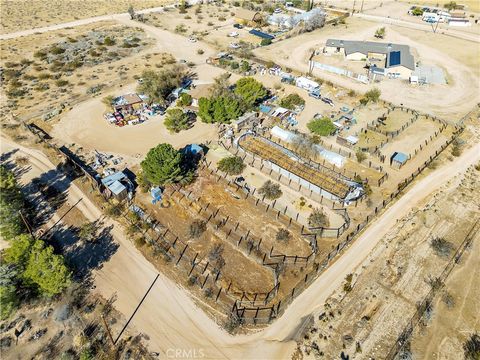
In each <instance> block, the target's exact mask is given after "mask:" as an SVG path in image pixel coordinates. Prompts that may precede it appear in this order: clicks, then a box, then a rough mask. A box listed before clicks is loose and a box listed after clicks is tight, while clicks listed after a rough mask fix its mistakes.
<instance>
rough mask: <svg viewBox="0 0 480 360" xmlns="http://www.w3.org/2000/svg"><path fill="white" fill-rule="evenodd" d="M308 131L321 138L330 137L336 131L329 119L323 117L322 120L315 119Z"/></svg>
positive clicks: (309, 125) (309, 124)
mask: <svg viewBox="0 0 480 360" xmlns="http://www.w3.org/2000/svg"><path fill="white" fill-rule="evenodd" d="M307 128H308V130H310V131H311V132H312V133H314V134H316V135H320V136H329V135H332V134H333V133H334V131H335V129H336V128H335V125H333V123H332V121H331V120H330V119H329V118H327V117H322V118H320V119H313V120H311V121H310V122H309V123H308V124H307Z"/></svg>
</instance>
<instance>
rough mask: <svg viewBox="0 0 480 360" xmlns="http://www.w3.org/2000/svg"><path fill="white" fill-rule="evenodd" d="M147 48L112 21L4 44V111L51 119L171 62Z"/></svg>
mask: <svg viewBox="0 0 480 360" xmlns="http://www.w3.org/2000/svg"><path fill="white" fill-rule="evenodd" d="M105 39H107V43H108V45H107V43H106V42H105ZM151 45H152V41H151V39H148V38H147V36H146V34H145V33H144V31H143V30H141V29H135V28H130V27H126V26H123V25H118V24H116V23H113V22H106V23H97V24H94V25H86V26H83V27H79V28H75V29H65V30H61V31H54V32H49V33H44V34H38V35H32V36H28V37H21V38H16V39H10V40H3V41H2V42H1V49H2V56H1V63H2V66H4V67H5V68H6V70H5V72H4V76H5V79H6V81H4V82H3V83H2V90H3V91H4V92H5V93H6V96H4V97H2V98H3V99H2V107H3V110H4V111H6V112H9V113H12V114H15V116H20V117H21V118H29V119H32V118H35V117H38V118H43V119H45V120H46V119H49V117H53V116H55V114H58V113H60V112H62V111H64V110H65V109H68V108H69V107H70V106H71V104H74V103H75V102H78V101H82V100H86V99H88V98H90V97H92V96H95V95H98V94H99V93H101V92H102V91H103V90H104V89H105V88H106V87H111V86H115V85H116V86H119V87H121V86H122V83H124V82H125V81H131V79H132V77H133V76H134V75H138V74H139V73H140V72H141V70H143V69H144V68H145V66H151V65H149V63H150V62H154V63H162V62H164V61H167V60H168V59H169V55H167V54H159V53H157V54H148V53H147V51H148V50H146V49H148V48H151ZM132 60H133V61H135V63H134V64H133V65H132V63H131V62H132ZM39 98H42V101H40V100H39Z"/></svg>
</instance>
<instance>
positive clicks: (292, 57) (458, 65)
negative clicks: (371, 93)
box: [255, 18, 480, 117]
mask: <svg viewBox="0 0 480 360" xmlns="http://www.w3.org/2000/svg"><path fill="white" fill-rule="evenodd" d="M385 27H386V38H385V40H384V41H391V42H395V43H400V44H402V43H403V44H409V45H410V46H411V48H412V50H413V51H415V52H416V53H417V54H418V56H417V58H416V61H420V62H422V63H424V64H433V65H437V66H440V67H441V68H443V69H444V70H445V71H446V73H447V76H448V79H449V84H448V85H447V86H445V85H427V86H423V87H412V86H410V85H408V84H406V83H404V82H402V81H399V80H385V81H383V82H381V83H379V84H375V86H377V87H378V88H379V89H380V90H381V91H382V98H383V99H385V100H387V101H391V102H393V103H395V104H404V105H406V106H408V107H411V108H415V109H418V110H421V111H423V112H427V113H435V114H437V115H439V116H445V117H452V116H453V117H460V115H461V114H464V113H466V112H468V111H469V110H470V109H471V108H472V107H473V106H474V105H475V104H476V103H477V102H478V101H479V100H480V95H479V94H480V92H479V79H478V76H477V71H476V69H477V68H478V66H479V63H478V56H477V57H474V59H472V61H473V62H472V63H468V64H467V63H465V62H462V61H460V59H457V58H456V57H455V55H454V54H455V51H456V50H455V49H458V50H459V51H463V50H464V47H465V43H464V42H463V41H460V40H459V41H457V39H453V38H451V37H447V36H445V35H441V34H429V36H428V35H427V34H424V33H423V32H422V31H418V30H412V29H408V30H407V31H408V33H409V34H411V35H410V36H409V37H407V36H406V35H404V32H405V29H401V30H399V31H397V28H396V27H395V26H391V25H386V26H385ZM377 28H378V24H376V23H372V22H368V21H365V20H360V19H358V18H353V19H348V21H347V26H346V27H345V26H342V27H340V26H337V27H327V28H324V29H321V30H320V31H316V32H313V33H310V34H303V35H300V36H299V37H296V38H291V39H288V40H285V41H282V42H279V43H276V44H273V45H271V46H269V47H264V48H259V49H257V50H255V52H256V54H257V56H259V57H261V58H263V59H268V60H272V61H275V62H276V63H279V64H280V65H283V66H288V67H290V68H293V69H296V70H299V71H303V72H306V71H308V62H307V57H308V56H309V55H310V54H311V52H312V50H313V49H319V48H321V47H322V46H324V44H325V41H326V40H327V39H328V38H344V39H352V40H369V41H372V40H373V39H374V38H373V34H374V33H375V30H376V29H377ZM414 34H418V35H419V36H421V37H425V38H427V37H428V38H429V39H430V42H429V44H426V43H425V42H424V41H422V42H417V41H415V35H414ZM437 43H438V44H439V45H436V44H437ZM442 43H445V44H442ZM446 43H448V44H449V45H448V48H449V50H448V52H447V50H446V49H445V48H444V45H445V47H446ZM468 51H469V52H470V54H472V53H477V54H478V53H479V51H480V48H479V47H478V45H474V44H472V43H470V45H469V47H468ZM313 74H314V75H315V76H318V77H321V78H323V79H325V80H330V81H332V82H334V83H336V84H338V85H340V86H344V87H346V88H351V89H354V90H356V91H358V92H365V91H367V90H368V89H370V88H371V87H372V86H371V85H364V84H361V83H358V82H355V81H354V80H350V79H348V78H346V77H343V76H339V75H335V74H331V73H327V72H324V71H320V70H318V69H316V70H315V71H314V73H313Z"/></svg>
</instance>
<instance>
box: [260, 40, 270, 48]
mask: <svg viewBox="0 0 480 360" xmlns="http://www.w3.org/2000/svg"><path fill="white" fill-rule="evenodd" d="M271 43H272V39H262V41H260V45H261V46H268V45H270V44H271Z"/></svg>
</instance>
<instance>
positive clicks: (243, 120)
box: [233, 112, 257, 131]
mask: <svg viewBox="0 0 480 360" xmlns="http://www.w3.org/2000/svg"><path fill="white" fill-rule="evenodd" d="M256 119H257V113H256V112H249V113H246V114H244V115H242V116H240V117H239V118H238V120H236V121H235V122H234V123H233V129H234V130H235V131H239V130H240V129H242V128H243V127H245V125H246V124H248V123H249V122H250V121H254V120H256Z"/></svg>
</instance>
